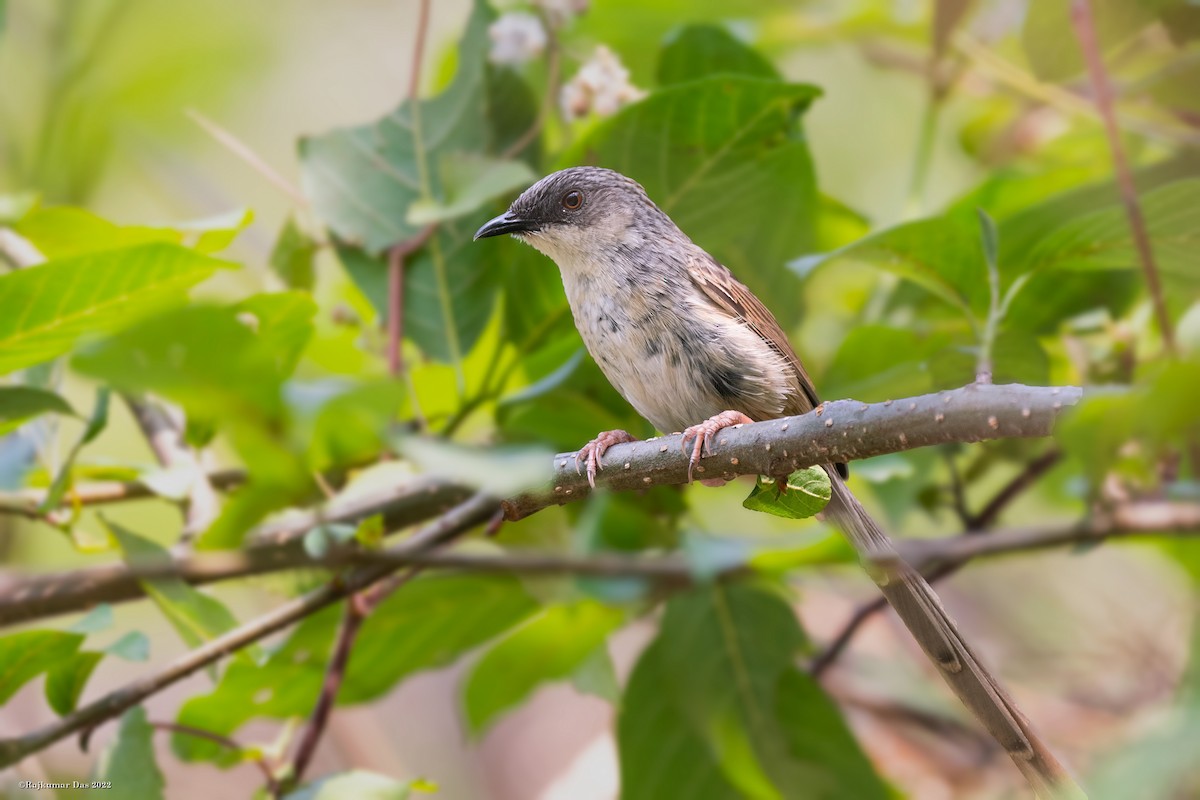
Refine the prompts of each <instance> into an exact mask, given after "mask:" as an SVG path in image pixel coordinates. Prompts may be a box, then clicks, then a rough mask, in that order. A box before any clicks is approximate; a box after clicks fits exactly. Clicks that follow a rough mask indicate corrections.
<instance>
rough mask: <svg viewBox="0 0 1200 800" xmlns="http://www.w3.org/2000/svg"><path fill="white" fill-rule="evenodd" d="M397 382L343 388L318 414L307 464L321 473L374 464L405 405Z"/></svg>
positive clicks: (390, 381)
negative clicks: (368, 463) (368, 462)
mask: <svg viewBox="0 0 1200 800" xmlns="http://www.w3.org/2000/svg"><path fill="white" fill-rule="evenodd" d="M404 394H405V392H404V386H403V384H401V383H399V382H398V381H395V380H385V381H384V380H381V381H371V382H368V383H363V384H360V385H352V386H348V387H341V389H340V391H338V392H337V394H335V395H333V396H331V397H329V398H328V399H326V400H325V401H324V402H323V403H322V404H321V406H320V408H319V410H317V412H316V415H315V418H314V420H313V425H312V431H311V433H309V434H308V435H307V436H306V437H305V438H307V440H308V443H309V445H308V464H309V467H310V468H311V469H313V470H316V471H318V472H321V473H325V472H328V471H330V470H333V469H344V468H347V467H352V466H355V465H359V464H363V463H366V462H367V461H369V460H373V459H375V458H377V457H378V455H379V454H380V453H381V452H383V451H384V450H385V449H386V448H387V446H388V441H389V433H390V431H391V428H392V425H393V424H394V423H395V421H396V419H397V416H398V413H399V409H400V406H401V404H402V403H403V401H404Z"/></svg>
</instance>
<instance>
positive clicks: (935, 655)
mask: <svg viewBox="0 0 1200 800" xmlns="http://www.w3.org/2000/svg"><path fill="white" fill-rule="evenodd" d="M826 471H827V472H828V473H829V478H830V482H831V483H832V487H833V492H832V496H831V498H830V500H829V505H828V506H826V508H825V514H826V516H827V518H829V519H830V521H832V522H833V524H834V525H836V526H837V527H838V528H840V529H841V531H842V532H843V533H844V534H845V535H846V537H847V538H848V539H849V540H850V543H851V544H853V545H854V549H855V550H857V551H858V556H859V559H860V560H861V561H862V563H863V566H864V567H865V568H866V570H867V572H868V573H869V574H870V576H871V578H872V580H874V581H875V583H876V585H877V586H879V590H880V591H881V592H882V593H883V596H884V597H885V598H887V601H888V603H890V604H891V606H892V608H893V609H895V611H896V614H897V615H898V616H899V617H900V619H901V621H903V622H904V625H905V627H907V628H908V630H909V633H911V634H912V636H913V638H914V639H916V640H917V643H918V644H920V645H921V649H923V650H924V651H925V653H926V654H927V655H928V656H929V658H930V659H931V660H932V661H933V662H934V663H935V664H937V666H938V668H939V671H940V672H941V673H942V677H943V678H944V679H945V681H946V683H948V684H949V685H950V688H951V689H953V690H954V693H955V694H956V695H958V697H959V699H960V700H962V702H963V704H964V705H965V706H966V707H967V708H968V709H969V710H970V711H971V713H972V714H974V715H975V717H976V718H978V719H979V721H980V722H982V723H983V725H984V727H985V728H987V730H988V732H989V733H990V734H991V735H992V736H993V737H994V738H995V739H996V741H998V742H999V743H1000V744H1001V746H1003V747H1004V749H1005V750H1006V751H1007V752H1008V754H1009V756H1011V757H1012V760H1013V761H1014V762H1015V763H1016V765H1017V768H1018V769H1020V770H1021V772H1022V774H1023V775H1024V776H1025V778H1026V779H1027V780H1028V781H1029V783H1030V784H1031V785H1032V786H1033V788H1034V790H1035V791H1036V792H1037V794H1038V796H1039V797H1061V796H1063V795H1064V794H1065V795H1068V796H1069V795H1074V794H1076V793H1079V789H1078V787H1076V786H1075V784H1074V782H1073V781H1072V779H1071V777H1070V776H1069V775H1068V774H1067V771H1066V770H1065V769H1064V768H1063V766H1062V765H1061V764H1060V763H1059V762H1058V760H1057V759H1056V758H1055V757H1054V754H1053V753H1052V752H1051V751H1050V748H1049V747H1048V746H1046V744H1045V743H1044V742H1042V741H1041V740H1040V738H1039V737H1038V735H1037V733H1036V732H1035V731H1033V730H1032V729H1031V728H1030V726H1029V723H1028V722H1027V721H1026V720H1025V718H1024V716H1022V714H1021V712H1020V711H1019V710H1018V709H1017V707H1016V706H1015V705H1014V704H1013V702H1012V700H1011V699H1010V698H1009V696H1008V693H1007V692H1006V691H1005V690H1004V688H1003V687H1002V686H1001V685H1000V684H999V682H998V681H997V680H996V679H995V678H994V677H992V675H991V674H990V673H989V672H988V671H987V669H986V668H985V667H984V666H983V665H982V664H981V663H980V662H979V659H978V658H976V657H975V654H974V653H973V652H972V651H971V648H970V647H969V646H968V645H967V643H966V641H965V640H964V639H963V638H962V635H961V634H959V632H958V627H957V626H956V625H955V624H954V620H952V619H950V615H949V614H947V613H946V609H945V608H943V607H942V602H941V600H940V599H938V596H937V594H936V593H935V592H934V591H933V587H931V586H930V585H929V582H928V581H926V580H925V578H924V576H922V575H921V574H920V573H919V572H917V571H916V570H914V569H913V568H912V567H911V566H909V565H908V564H907V563H906V562H905V561H904V560H903V559H901V558H900V555H899V553H897V552H896V548H895V547H894V546H893V545H892V541H891V539H889V538H888V535H887V534H886V533H885V532H884V531H883V529H882V528H880V527H879V525H878V524H877V523H876V522H875V520H874V519H872V518H871V516H870V515H869V514H868V513H867V510H866V509H865V508H863V506H862V503H860V502H859V501H858V498H856V497H855V496H854V495H853V493H851V491H850V489H849V487H847V486H846V483H845V481H843V480H842V478H841V477H840V476H839V475H838V473H837V471H836V470H835V469H834V468H832V467H826Z"/></svg>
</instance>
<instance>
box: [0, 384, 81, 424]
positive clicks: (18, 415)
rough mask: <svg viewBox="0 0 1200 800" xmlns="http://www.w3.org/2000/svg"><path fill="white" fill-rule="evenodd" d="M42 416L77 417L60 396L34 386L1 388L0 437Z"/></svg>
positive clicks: (69, 405)
mask: <svg viewBox="0 0 1200 800" xmlns="http://www.w3.org/2000/svg"><path fill="white" fill-rule="evenodd" d="M42 414H65V415H67V416H75V409H73V408H71V404H70V403H68V402H67V401H66V400H64V399H63V398H62V397H61V396H60V395H57V394H55V393H54V392H51V391H47V390H46V389H37V388H34V387H32V386H0V437H2V436H4V435H5V434H8V433H11V432H13V431H14V430H16V429H17V428H19V427H21V425H23V424H24V423H25V422H26V421H27V420H30V419H33V418H34V417H37V416H40V415H42Z"/></svg>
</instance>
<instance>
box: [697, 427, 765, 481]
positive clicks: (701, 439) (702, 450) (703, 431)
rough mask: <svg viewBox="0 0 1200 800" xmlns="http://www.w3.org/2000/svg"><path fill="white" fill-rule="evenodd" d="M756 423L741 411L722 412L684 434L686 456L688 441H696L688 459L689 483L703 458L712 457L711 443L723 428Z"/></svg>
mask: <svg viewBox="0 0 1200 800" xmlns="http://www.w3.org/2000/svg"><path fill="white" fill-rule="evenodd" d="M750 422H754V420H752V419H750V418H749V417H747V416H746V415H745V414H743V413H742V412H740V411H722V412H721V413H720V414H717V415H715V416H712V417H709V418H708V419H706V420H704V422H701V423H700V424H698V425H693V426H691V427H690V428H688V429H687V430H685V431H684V432H683V452H684V454H685V455H686V454H687V452H688V440H689V439H691V440H694V441H693V444H692V447H691V450H692V454H691V457H690V458H689V459H688V483H691V482H692V470H693V469H695V468H696V464H698V463H699V462H700V459H701V457H702V456H706V455H712V448H711V447H709V446H708V445H709V441H710V440H711V439H712V437H714V436H716V435H717V432H718V431H720V430H721V429H723V428H732V427H733V426H734V425H745V424H747V423H750Z"/></svg>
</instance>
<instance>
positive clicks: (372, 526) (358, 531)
mask: <svg viewBox="0 0 1200 800" xmlns="http://www.w3.org/2000/svg"><path fill="white" fill-rule="evenodd" d="M386 533H387V528H386V527H384V524H383V515H382V514H373V515H371V516H369V517H367V518H366V519H364V520H363V521H362V522H360V523H358V527H357V528H355V529H354V538H355V539H356V540H358V543H359V544H361V545H362V546H363V547H367V548H377V547H379V546H380V545H381V544H383V537H384V535H385V534H386Z"/></svg>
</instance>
